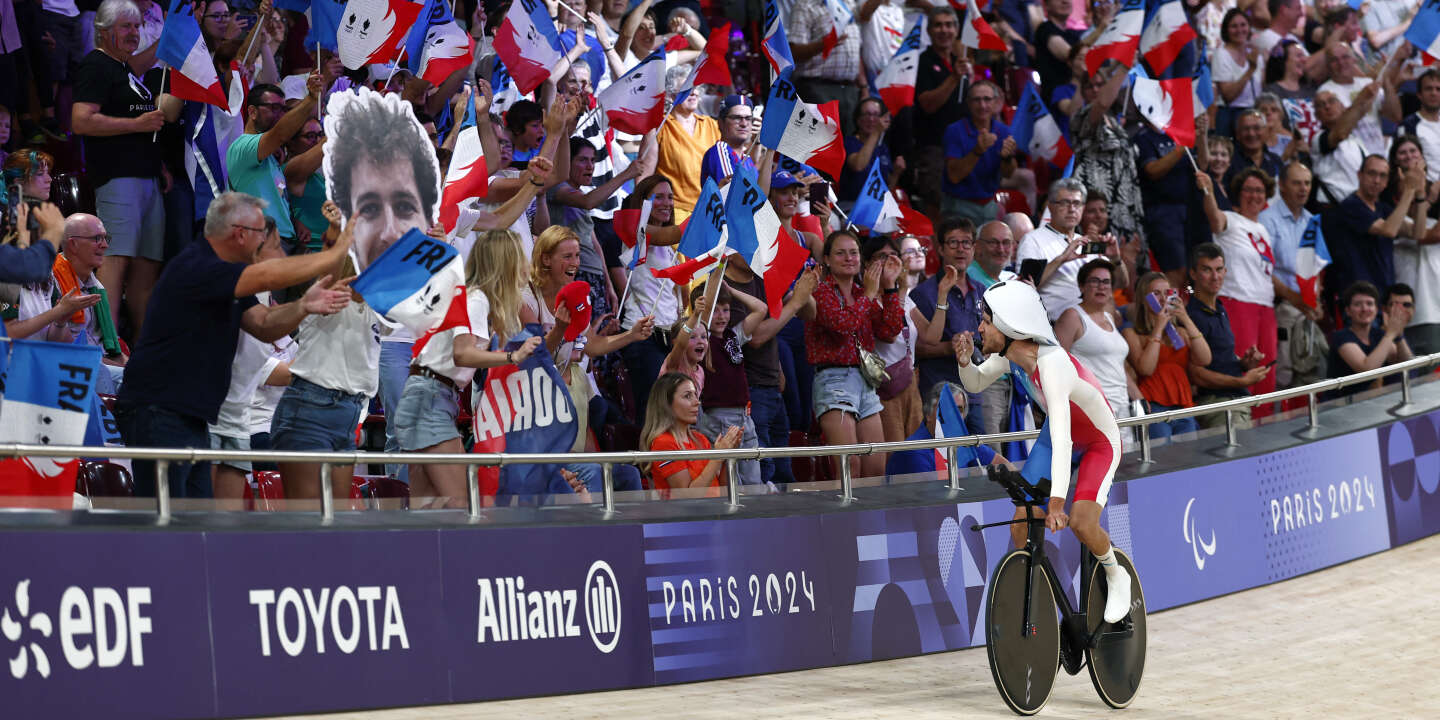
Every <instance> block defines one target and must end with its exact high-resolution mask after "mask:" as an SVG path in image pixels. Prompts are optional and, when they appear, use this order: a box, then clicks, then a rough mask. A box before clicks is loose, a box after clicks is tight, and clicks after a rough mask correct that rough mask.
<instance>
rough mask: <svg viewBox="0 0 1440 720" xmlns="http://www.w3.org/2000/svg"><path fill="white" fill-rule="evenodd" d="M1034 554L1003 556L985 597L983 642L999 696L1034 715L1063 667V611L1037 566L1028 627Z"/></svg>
mask: <svg viewBox="0 0 1440 720" xmlns="http://www.w3.org/2000/svg"><path fill="white" fill-rule="evenodd" d="M1029 570H1030V553H1029V552H1028V551H1026V550H1015V551H1013V552H1011V553H1010V554H1009V555H1006V556H1005V557H1004V558H1002V559H1001V560H1000V564H999V565H998V566H996V568H995V574H994V575H993V576H992V579H991V581H990V594H989V597H988V598H987V599H986V602H985V647H986V650H987V652H988V654H989V656H990V674H991V675H992V676H994V678H995V687H996V689H998V690H999V691H1000V697H1001V699H1003V700H1004V701H1005V704H1006V705H1009V706H1010V709H1011V710H1014V711H1015V712H1016V713H1018V714H1020V715H1034V714H1035V713H1037V712H1040V709H1041V708H1043V707H1045V703H1046V702H1048V701H1049V700H1050V691H1051V690H1052V689H1053V688H1054V687H1055V674H1056V671H1057V670H1059V657H1060V616H1059V613H1058V611H1057V610H1056V607H1055V595H1054V593H1053V592H1052V591H1051V590H1050V583H1049V582H1048V581H1047V580H1046V578H1045V575H1044V571H1043V570H1041V569H1040V568H1035V570H1034V572H1035V577H1034V582H1033V583H1032V586H1031V591H1030V626H1029V627H1025V602H1024V597H1025V575H1026V572H1027V571H1029Z"/></svg>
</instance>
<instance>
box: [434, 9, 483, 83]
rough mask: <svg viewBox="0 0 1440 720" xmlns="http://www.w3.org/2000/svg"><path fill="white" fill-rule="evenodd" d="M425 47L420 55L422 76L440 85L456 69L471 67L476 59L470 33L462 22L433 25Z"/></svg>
mask: <svg viewBox="0 0 1440 720" xmlns="http://www.w3.org/2000/svg"><path fill="white" fill-rule="evenodd" d="M424 47H425V49H424V51H422V53H421V57H420V77H422V78H424V79H425V81H426V82H428V83H430V84H431V85H436V86H438V85H440V84H441V83H443V82H445V79H446V78H448V77H450V75H451V74H453V73H454V72H455V71H456V70H461V69H464V68H468V67H470V64H471V63H472V62H473V61H474V60H475V55H474V52H473V50H472V49H471V42H470V34H469V33H467V32H465V31H464V30H462V29H460V24H459V23H457V22H455V21H454V20H451V21H450V22H448V23H442V24H439V25H431V26H430V30H429V31H428V32H426V33H425V45H424Z"/></svg>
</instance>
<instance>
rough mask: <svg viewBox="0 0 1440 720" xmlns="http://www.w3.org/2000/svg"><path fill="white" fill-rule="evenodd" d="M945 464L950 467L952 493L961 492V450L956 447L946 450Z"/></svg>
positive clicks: (952, 446)
mask: <svg viewBox="0 0 1440 720" xmlns="http://www.w3.org/2000/svg"><path fill="white" fill-rule="evenodd" d="M945 463H946V464H947V465H949V467H950V491H951V492H960V449H959V448H957V447H955V446H954V445H951V446H950V447H947V448H945Z"/></svg>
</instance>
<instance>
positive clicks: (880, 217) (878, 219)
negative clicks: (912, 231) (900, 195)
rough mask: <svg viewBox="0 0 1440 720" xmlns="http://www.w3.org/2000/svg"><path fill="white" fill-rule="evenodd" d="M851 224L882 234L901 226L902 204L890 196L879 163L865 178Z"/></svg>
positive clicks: (871, 166)
mask: <svg viewBox="0 0 1440 720" xmlns="http://www.w3.org/2000/svg"><path fill="white" fill-rule="evenodd" d="M850 224H851V225H854V226H856V227H863V228H866V229H868V230H870V231H871V232H880V233H892V232H895V230H896V229H898V228H899V226H900V204H899V203H897V202H895V197H894V196H893V195H891V194H890V186H889V185H887V184H886V183H885V176H884V173H881V172H880V163H878V162H872V163H870V175H869V177H866V178H865V185H864V186H863V187H862V188H861V190H860V195H859V197H857V198H856V199H855V207H854V209H853V210H851V212H850ZM792 244H793V243H792Z"/></svg>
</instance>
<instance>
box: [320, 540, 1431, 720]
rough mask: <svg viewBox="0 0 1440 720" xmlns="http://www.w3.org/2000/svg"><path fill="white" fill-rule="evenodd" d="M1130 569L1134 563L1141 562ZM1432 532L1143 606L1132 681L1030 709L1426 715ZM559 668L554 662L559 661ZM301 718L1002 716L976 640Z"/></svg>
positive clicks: (1066, 688) (1049, 712)
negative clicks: (830, 660)
mask: <svg viewBox="0 0 1440 720" xmlns="http://www.w3.org/2000/svg"><path fill="white" fill-rule="evenodd" d="M1140 570H1141V573H1142V580H1143V572H1144V568H1143V567H1141V569H1140ZM1437 598H1440V535H1437V536H1432V537H1430V538H1427V539H1424V540H1420V541H1417V542H1414V543H1411V544H1409V545H1405V546H1402V547H1399V548H1396V549H1394V550H1391V551H1389V552H1384V553H1380V554H1377V555H1372V556H1370V557H1366V558H1361V559H1359V560H1355V561H1353V562H1350V563H1346V564H1344V565H1339V566H1336V567H1332V568H1329V569H1326V570H1321V571H1319V572H1315V573H1311V574H1309V575H1305V576H1302V577H1298V578H1295V579H1292V580H1288V581H1285V582H1281V583H1277V584H1274V585H1269V586H1266V587H1261V588H1256V589H1253V590H1247V591H1244V592H1240V593H1235V594H1233V595H1228V596H1225V597H1220V598H1215V599H1213V600H1209V601H1206V602H1201V603H1196V604H1193V605H1189V606H1185V607H1181V608H1176V609H1173V610H1168V611H1165V612H1161V613H1158V614H1156V615H1153V616H1152V617H1151V618H1150V638H1149V641H1150V652H1149V658H1148V661H1147V665H1146V668H1145V679H1144V682H1143V684H1142V685H1141V688H1140V694H1139V696H1138V697H1137V698H1136V700H1135V703H1134V704H1133V705H1131V706H1130V708H1128V709H1126V710H1123V711H1110V710H1109V708H1107V707H1106V706H1105V705H1104V704H1102V703H1101V702H1100V699H1099V697H1098V696H1097V695H1096V694H1095V690H1094V688H1093V687H1092V686H1091V684H1090V677H1089V674H1088V673H1087V672H1086V671H1083V670H1082V671H1081V673H1080V674H1079V675H1077V676H1075V677H1071V676H1068V675H1065V674H1064V673H1063V672H1062V673H1061V675H1060V677H1059V679H1057V680H1056V683H1055V692H1054V694H1053V695H1052V696H1051V699H1050V704H1049V705H1048V706H1046V708H1045V709H1044V710H1043V711H1042V712H1041V713H1040V715H1039V716H1038V717H1049V718H1091V717H1096V716H1098V715H1101V714H1104V713H1107V712H1112V713H1113V717H1116V718H1166V719H1167V720H1168V719H1175V718H1217V717H1231V718H1290V717H1314V716H1320V715H1322V714H1323V715H1328V716H1334V717H1434V716H1435V713H1436V709H1435V708H1436V706H1437V704H1440V677H1437V675H1436V674H1435V671H1434V663H1433V662H1432V657H1433V655H1434V653H1435V648H1436V644H1437V641H1440V600H1437ZM555 671H556V672H564V668H563V667H556V668H555ZM306 717H310V718H316V717H320V718H336V719H339V718H350V719H354V720H362V719H363V720H412V719H416V718H426V719H427V720H429V719H432V718H475V717H525V718H532V717H555V718H600V717H615V718H630V719H633V718H651V717H667V718H717V719H719V718H723V719H724V720H732V719H733V718H736V717H743V718H750V717H764V718H782V717H783V718H794V717H798V718H945V719H946V720H954V719H955V718H1013V717H1017V716H1016V715H1014V714H1012V713H1011V712H1010V711H1009V710H1008V709H1006V707H1005V705H1004V703H1002V702H1001V700H1000V697H999V695H998V694H997V693H996V690H995V684H994V682H993V681H992V680H991V677H990V669H989V665H988V663H987V661H986V657H985V651H984V649H983V648H972V649H969V650H960V651H955V652H947V653H938V654H932V655H924V656H920V657H913V658H906V659H902V660H891V661H885V662H874V663H866V664H861V665H847V666H843V667H835V668H824V669H819V670H807V671H801V672H791V673H781V674H775V675H761V676H752V677H743V678H734V679H729V680H714V681H709V682H700V683H691V684H687V685H669V686H663V687H654V688H644V689H638V690H621V691H614V692H602V693H589V694H582V695H565V696H556V697H547V698H532V699H527V700H507V701H499V702H489V703H476V704H468V705H441V706H431V707H413V708H399V709H393V710H378V711H367V712H357V713H336V714H328V715H318V716H317V715H310V716H306Z"/></svg>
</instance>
